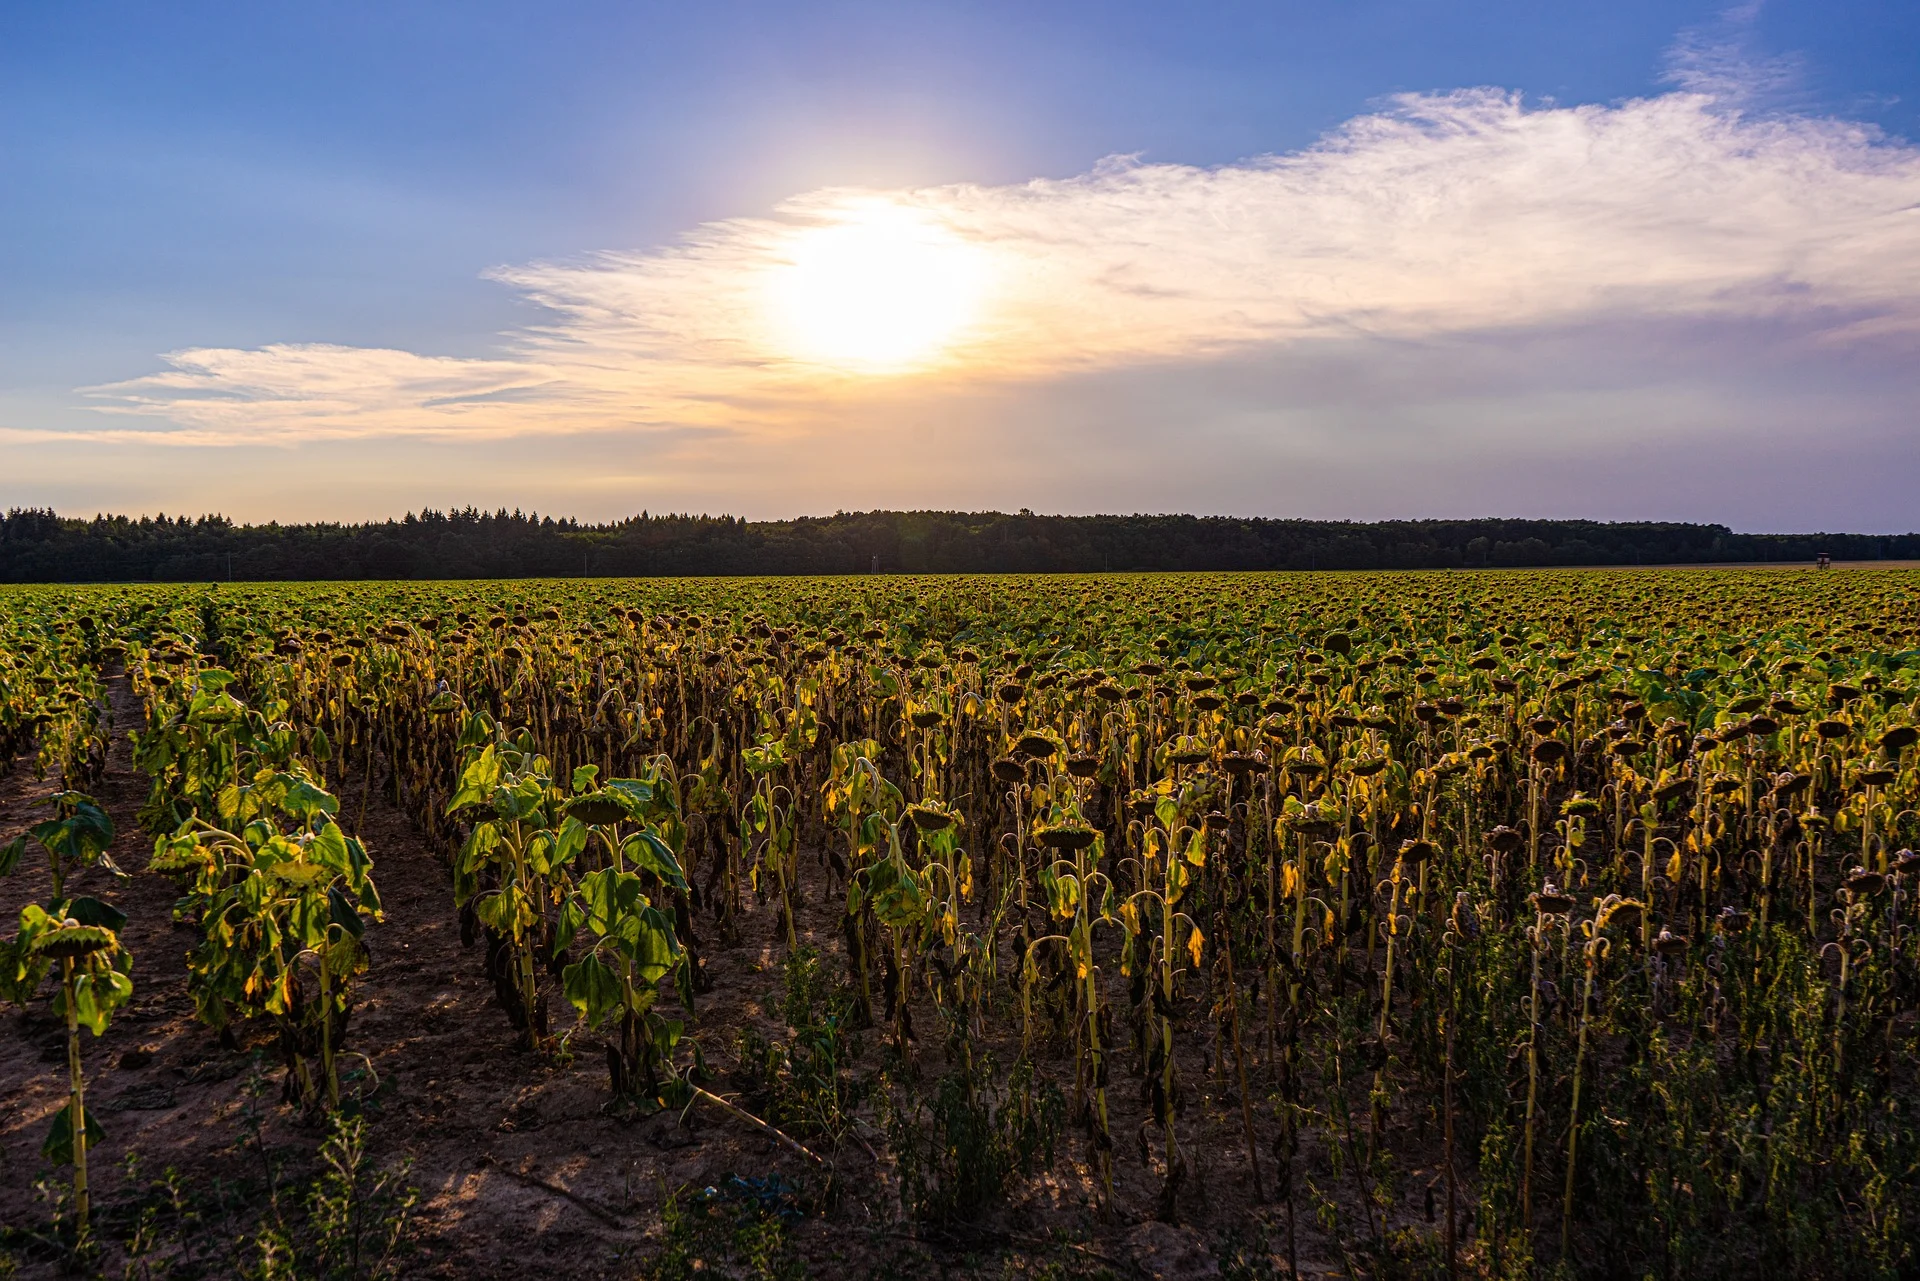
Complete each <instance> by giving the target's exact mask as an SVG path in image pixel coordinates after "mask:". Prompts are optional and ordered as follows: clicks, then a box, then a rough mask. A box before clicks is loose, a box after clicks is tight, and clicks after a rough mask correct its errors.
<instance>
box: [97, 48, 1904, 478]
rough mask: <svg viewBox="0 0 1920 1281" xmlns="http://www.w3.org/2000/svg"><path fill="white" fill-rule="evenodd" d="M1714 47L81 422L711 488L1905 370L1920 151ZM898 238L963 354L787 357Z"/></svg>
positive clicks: (857, 220)
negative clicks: (1017, 402) (1340, 411)
mask: <svg viewBox="0 0 1920 1281" xmlns="http://www.w3.org/2000/svg"><path fill="white" fill-rule="evenodd" d="M1729 21H1730V22H1733V23H1734V24H1735V25H1736V26H1737V25H1738V24H1739V23H1740V22H1742V21H1744V19H1742V18H1741V17H1740V14H1738V13H1735V14H1734V16H1733V18H1731V19H1729ZM1690 41H1691V42H1692V43H1689V42H1690ZM1725 48H1726V46H1724V45H1714V44H1712V43H1710V42H1709V41H1708V40H1707V38H1706V37H1705V36H1703V35H1690V36H1687V37H1683V39H1682V41H1681V43H1680V45H1679V46H1677V49H1676V53H1675V56H1674V62H1673V68H1674V70H1673V74H1674V78H1675V80H1676V82H1677V83H1678V84H1679V85H1680V89H1679V90H1678V91H1676V92H1671V93H1666V94H1662V95H1658V96H1654V97H1648V98H1643V99H1637V100H1632V101H1627V102H1622V103H1618V104H1613V105H1585V106H1537V105H1529V104H1527V103H1526V102H1525V101H1523V99H1522V98H1521V97H1520V96H1519V95H1517V94H1514V93H1509V92H1504V91H1497V90H1490V89H1476V90H1465V91H1460V92H1456V93H1450V94H1439V95H1417V96H1405V97H1401V98H1397V99H1395V100H1393V101H1392V102H1391V103H1390V105H1389V106H1388V108H1387V109H1385V110H1383V111H1380V112H1377V113H1375V114H1370V115H1366V116H1363V117H1360V118H1357V119H1355V120H1353V121H1351V122H1349V123H1348V124H1346V125H1345V126H1343V127H1342V128H1340V129H1338V130H1336V131H1335V132H1333V133H1332V134H1330V135H1329V136H1327V137H1326V138H1324V139H1323V140H1322V141H1321V142H1320V143H1319V144H1318V145H1316V146H1313V147H1311V148H1308V149H1306V150H1303V151H1300V152H1295V153H1291V154H1287V155H1278V156H1265V157H1260V158H1256V159H1252V160H1248V161H1246V162H1243V163H1239V164H1233V165H1226V166H1220V167H1214V168H1198V167H1192V166H1184V165H1172V164H1145V163H1140V162H1138V161H1137V160H1133V159H1118V160H1113V161H1109V162H1105V163H1102V164H1101V165H1099V166H1097V167H1096V168H1094V169H1093V170H1092V171H1090V172H1088V173H1086V174H1083V175H1080V176H1077V177H1073V178H1067V179H1045V180H1036V181H1033V182H1029V183H1024V184H1017V185H1008V186H975V185H964V184H961V185H952V186H943V187H933V188H924V189H916V190H898V191H871V190H826V191H818V192H813V193H809V194H806V195H802V196H798V197H796V198H794V199H792V200H790V201H788V202H786V203H785V204H784V205H782V206H781V207H780V208H779V209H777V210H776V211H775V212H774V214H773V215H772V216H769V217H764V218H743V219H736V220H730V221H723V222H717V223H713V224H709V225H706V226H703V227H700V228H698V229H697V230H695V231H694V232H692V233H691V234H689V235H687V236H686V237H685V238H684V239H682V240H681V241H680V242H679V243H677V244H675V245H672V246H670V247H667V248H663V249H657V250H652V251H646V252H607V253H600V254H594V255H590V256H586V257H582V258H579V259H576V260H572V261H560V262H543V263H532V264H527V265H522V266H514V267H502V268H498V269H496V270H494V271H492V272H490V273H488V274H489V275H490V277H491V278H492V279H494V280H496V281H499V282H500V283H501V284H503V285H505V286H507V287H510V288H512V289H515V290H517V291H519V292H520V293H521V294H523V295H524V296H525V297H526V298H528V299H530V300H531V301H533V302H535V303H537V304H538V305H540V306H541V307H542V308H543V309H544V311H545V315H544V320H543V323H541V324H539V325H537V326H532V327H529V328H527V329H525V330H522V331H519V332H516V333H512V334H508V335H505V336H503V340H502V345H501V350H500V351H499V352H498V353H497V354H496V355H493V356H491V357H489V358H486V359H472V358H461V357H454V356H428V355H418V354H414V353H411V352H406V351H394V350H375V349H365V348H354V347H345V346H324V345H300V346H294V345H274V346H267V347H263V348H259V349H254V350H235V349H208V348H203V349H195V350H190V351H182V352H177V353H174V354H173V355H171V356H169V357H167V362H168V365H169V368H167V369H166V370H163V371H161V372H158V373H154V374H151V375H148V376H145V377H141V378H135V379H132V380H130V381H127V382H122V383H117V384H113V385H110V386H106V387H98V388H93V389H90V391H89V393H88V394H89V395H90V396H91V397H93V399H94V401H95V403H96V405H97V406H98V407H100V408H102V409H105V410H106V411H108V412H110V413H114V414H118V415H132V416H136V417H139V418H143V419H148V420H158V422H157V423H156V424H155V429H154V430H141V431H128V430H126V429H123V428H116V429H112V430H110V431H108V432H106V433H102V434H101V436H102V438H104V439H110V440H114V441H119V442H124V441H126V440H128V439H129V438H132V437H137V438H138V439H141V440H148V441H154V440H170V441H173V442H177V443H183V444H194V445H210V444H240V443H265V444H297V443H300V442H304V441H310V440H320V439H361V438H369V437H380V436H412V437H424V438H460V439H472V438H498V437H504V436H554V435H563V434H578V433H595V432H599V433H604V432H627V433H633V434H636V435H641V436H644V435H648V434H653V433H657V434H660V435H661V436H662V438H663V439H665V438H672V439H673V440H674V441H675V442H676V443H675V444H673V445H672V447H671V448H672V450H673V451H674V456H675V457H679V458H683V459H688V460H692V459H704V460H707V461H708V462H710V461H711V459H712V457H713V456H714V455H713V454H712V453H711V451H710V450H706V449H703V448H692V447H689V446H688V445H687V444H686V441H687V440H688V439H695V440H708V441H714V440H726V441H732V442H735V443H736V444H738V443H740V442H753V441H766V442H779V443H781V444H782V446H783V447H784V446H792V445H794V444H795V443H796V442H799V443H804V442H805V441H806V440H809V439H812V438H815V437H818V436H820V435H822V434H823V433H827V432H830V431H831V430H833V425H834V424H835V423H838V422H841V421H845V420H846V419H848V418H849V417H870V416H871V415H872V414H874V413H875V412H878V411H879V410H881V409H884V410H885V411H886V412H889V413H898V414H910V413H911V412H913V411H912V406H913V405H914V404H916V403H920V404H932V403H934V402H936V401H939V400H941V399H942V398H947V397H952V396H955V395H961V396H968V395H982V394H987V393H990V394H991V396H992V397H993V398H1000V397H1003V396H1005V395H1009V394H1017V393H1018V392H1019V390H1020V389H1021V388H1027V389H1029V390H1032V389H1035V388H1039V387H1046V386H1049V385H1052V384H1056V383H1059V382H1061V381H1062V380H1067V381H1071V380H1073V379H1075V378H1078V377H1081V376H1084V375H1089V374H1098V373H1101V372H1102V371H1108V372H1111V371H1132V370H1138V369H1140V368H1150V369H1151V368H1163V369H1180V368H1184V367H1189V366H1193V365H1195V364H1200V363H1205V362H1213V361H1246V360H1248V359H1254V358H1258V357H1259V356H1260V354H1261V353H1268V354H1270V355H1273V356H1274V357H1276V358H1278V357H1283V356H1284V357H1287V358H1288V359H1296V358H1298V357H1300V356H1301V354H1302V353H1308V352H1311V351H1312V350H1314V349H1315V346H1316V345H1323V344H1343V345H1346V346H1348V347H1350V346H1351V345H1353V344H1361V345H1363V346H1366V345H1369V344H1371V347H1369V350H1372V351H1374V353H1375V358H1376V360H1377V361H1378V362H1381V363H1382V364H1383V366H1384V365H1387V364H1390V363H1391V361H1392V359H1393V355H1392V353H1393V349H1394V347H1395V345H1405V344H1434V343H1460V342H1479V343H1494V344H1499V343H1510V342H1513V341H1516V340H1517V338H1520V337H1524V336H1526V335H1530V334H1537V333H1541V332H1548V331H1552V332H1560V333H1565V332H1575V331H1579V330H1581V329H1582V328H1583V327H1597V328H1600V329H1609V328H1611V329H1617V328H1618V327H1620V326H1631V325H1632V324H1634V323H1648V324H1670V323H1673V322H1685V323H1686V324H1687V325H1688V326H1689V331H1690V332H1694V333H1704V332H1706V331H1707V330H1709V329H1710V328H1711V327H1712V326H1713V325H1715V324H1724V325H1733V326H1740V325H1753V324H1776V325H1781V326H1785V327H1787V328H1789V329H1791V330H1792V331H1793V332H1794V333H1795V334H1796V335H1797V337H1796V341H1798V342H1801V343H1804V344H1811V345H1813V346H1825V347H1828V348H1832V349H1846V350H1854V349H1861V348H1872V349H1876V350H1890V351H1893V352H1896V353H1911V350H1912V348H1913V347H1914V345H1915V337H1916V335H1917V334H1920V149H1916V148H1915V147H1914V146H1912V145H1910V144H1908V143H1906V142H1903V141H1899V140H1895V139H1889V138H1886V137H1883V136H1881V135H1880V134H1878V133H1876V132H1875V131H1874V130H1873V129H1871V128H1870V127H1867V126H1863V125H1858V124H1853V123H1848V122H1846V121H1841V120H1835V119H1826V118H1816V117H1811V116H1806V115H1796V114H1765V115H1762V114H1754V113H1752V112H1749V111H1745V110H1742V109H1741V108H1740V105H1739V97H1738V95H1739V94H1740V93H1744V92H1746V91H1747V90H1746V89H1741V88H1739V86H1741V85H1745V86H1748V88H1751V87H1752V85H1753V84H1754V74H1755V73H1754V71H1753V66H1754V64H1753V63H1752V61H1751V60H1750V59H1749V60H1747V61H1745V62H1742V61H1741V60H1740V59H1739V58H1738V57H1736V56H1735V54H1733V53H1727V52H1725ZM1716 50H1720V52H1716ZM1763 71H1764V68H1763ZM1743 77H1744V78H1743ZM876 218H886V219H902V218H904V219H908V220H910V221H911V223H912V225H913V226H915V227H919V228H923V229H926V234H927V235H929V236H935V237H937V238H939V239H940V241H941V243H942V244H945V245H949V246H952V247H954V251H956V252H962V251H963V252H964V253H965V254H966V255H968V258H967V260H966V261H967V262H968V263H969V264H972V265H971V266H970V267H969V270H977V272H978V276H979V279H978V281H977V286H978V287H977V289H975V290H974V291H973V292H972V293H970V294H969V303H968V310H967V313H966V315H965V317H964V318H963V320H961V321H959V322H956V325H955V327H954V328H953V329H952V332H951V333H949V334H947V335H946V338H945V341H944V342H943V343H941V344H939V345H937V346H936V347H934V348H932V349H930V350H929V351H927V352H926V353H924V354H923V355H922V356H920V357H918V358H916V359H913V360H908V361H905V362H902V363H900V364H899V365H898V366H897V367H892V368H888V369H886V370H881V371H876V370H874V369H871V368H864V367H861V366H860V364H859V362H857V361H851V362H850V361H840V360H836V359H834V358H833V357H832V354H831V353H828V354H827V355H825V356H823V355H822V354H821V353H820V351H818V350H815V349H814V346H810V345H809V344H808V343H806V342H804V341H802V342H796V341H795V335H794V333H793V329H792V325H793V323H794V322H793V321H792V319H791V317H789V318H787V319H786V320H785V321H783V320H782V318H781V316H780V314H778V313H779V311H780V308H778V307H776V306H774V305H771V304H770V301H769V300H770V299H772V298H775V297H777V296H779V291H780V290H781V288H782V287H783V286H782V281H783V280H787V279H789V278H790V277H791V275H792V273H793V272H795V271H796V270H797V267H796V264H797V263H799V262H801V261H802V260H803V259H804V258H805V256H806V254H807V252H808V251H807V248H806V247H807V246H808V245H809V244H810V243H814V242H813V241H810V240H809V237H819V236H820V235H822V234H823V233H831V232H833V231H834V229H842V228H851V229H853V232H854V233H855V234H859V233H860V229H861V228H863V227H865V226H867V225H869V224H870V223H872V221H873V220H874V219H876ZM916 234H917V233H916ZM803 321H804V317H803ZM783 326H784V327H783ZM689 433H691V436H689ZM706 433H712V435H707V434H706ZM63 436H66V438H71V436H70V435H67V434H63ZM783 456H785V455H783ZM687 465H693V464H692V463H691V462H689V463H688V464H687ZM703 465H704V464H703Z"/></svg>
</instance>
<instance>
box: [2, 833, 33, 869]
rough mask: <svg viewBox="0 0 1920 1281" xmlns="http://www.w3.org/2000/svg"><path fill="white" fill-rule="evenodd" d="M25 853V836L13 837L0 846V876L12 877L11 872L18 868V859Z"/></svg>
mask: <svg viewBox="0 0 1920 1281" xmlns="http://www.w3.org/2000/svg"><path fill="white" fill-rule="evenodd" d="M26 852H27V838H26V836H25V835H20V836H16V837H14V838H13V839H12V840H10V841H8V842H7V843H6V844H5V845H0V876H12V875H13V870H14V869H15V868H16V867H19V866H20V858H21V856H22V855H24V854H25V853H26Z"/></svg>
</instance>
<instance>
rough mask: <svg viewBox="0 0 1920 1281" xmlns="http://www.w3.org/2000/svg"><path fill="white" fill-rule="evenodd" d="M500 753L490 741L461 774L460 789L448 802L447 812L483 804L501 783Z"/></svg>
mask: <svg viewBox="0 0 1920 1281" xmlns="http://www.w3.org/2000/svg"><path fill="white" fill-rule="evenodd" d="M500 772H501V768H500V754H499V753H498V752H496V751H495V750H494V747H493V744H491V743H489V744H487V746H486V750H484V751H482V752H481V753H480V755H478V756H477V757H475V758H474V759H473V761H472V763H471V764H469V765H468V766H467V768H466V769H465V770H463V771H461V774H460V790H459V791H457V792H455V793H454V794H453V799H452V800H450V801H448V802H447V813H449V814H451V813H453V812H454V811H455V810H458V809H461V808H463V807H464V806H468V805H480V804H483V803H484V802H485V801H486V799H487V797H488V796H489V795H491V794H492V792H493V789H494V788H495V787H497V786H498V785H499V783H500Z"/></svg>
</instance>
